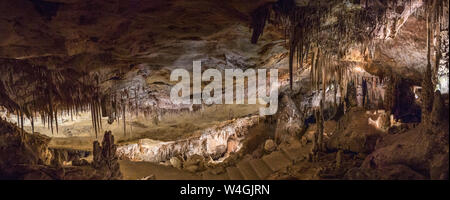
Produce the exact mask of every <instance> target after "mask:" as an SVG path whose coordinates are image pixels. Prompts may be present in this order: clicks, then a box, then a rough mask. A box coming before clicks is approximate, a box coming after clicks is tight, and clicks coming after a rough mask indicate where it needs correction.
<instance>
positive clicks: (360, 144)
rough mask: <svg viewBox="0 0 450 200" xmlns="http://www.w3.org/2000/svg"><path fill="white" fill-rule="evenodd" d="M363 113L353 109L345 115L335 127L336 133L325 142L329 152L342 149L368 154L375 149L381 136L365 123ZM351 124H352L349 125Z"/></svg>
mask: <svg viewBox="0 0 450 200" xmlns="http://www.w3.org/2000/svg"><path fill="white" fill-rule="evenodd" d="M364 115H365V112H364V111H363V110H358V109H354V111H352V112H350V113H348V114H347V115H345V116H344V117H343V118H342V119H341V120H340V121H339V122H338V126H337V131H336V132H335V134H333V135H332V136H331V137H330V139H329V140H328V141H327V148H328V149H330V150H338V149H342V150H344V151H351V152H355V153H360V152H361V153H370V152H372V151H373V150H374V149H375V145H376V142H377V140H378V138H380V137H381V135H382V134H383V133H382V132H381V131H378V130H376V129H375V128H374V127H369V126H368V125H367V124H368V122H367V121H365V120H364V119H365V116H364ZM350 122H352V123H350Z"/></svg>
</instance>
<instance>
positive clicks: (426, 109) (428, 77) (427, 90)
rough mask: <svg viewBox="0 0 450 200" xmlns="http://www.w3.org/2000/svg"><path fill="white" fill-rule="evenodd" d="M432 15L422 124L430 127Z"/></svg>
mask: <svg viewBox="0 0 450 200" xmlns="http://www.w3.org/2000/svg"><path fill="white" fill-rule="evenodd" d="M430 18H431V15H430V14H429V13H427V65H426V68H425V73H424V76H423V80H422V122H424V123H425V124H426V125H429V119H430V113H431V109H432V105H433V104H432V102H433V84H432V80H431V79H432V74H431V50H430V48H431V47H430V40H431V24H430V23H431V22H430V20H431V19H430Z"/></svg>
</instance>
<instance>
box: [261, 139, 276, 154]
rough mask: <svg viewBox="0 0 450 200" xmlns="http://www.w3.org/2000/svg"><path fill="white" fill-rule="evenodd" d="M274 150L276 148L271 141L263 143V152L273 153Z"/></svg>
mask: <svg viewBox="0 0 450 200" xmlns="http://www.w3.org/2000/svg"><path fill="white" fill-rule="evenodd" d="M275 148H276V146H275V143H274V141H273V140H271V139H269V140H266V142H265V143H264V151H266V152H267V153H270V152H272V151H274V150H275Z"/></svg>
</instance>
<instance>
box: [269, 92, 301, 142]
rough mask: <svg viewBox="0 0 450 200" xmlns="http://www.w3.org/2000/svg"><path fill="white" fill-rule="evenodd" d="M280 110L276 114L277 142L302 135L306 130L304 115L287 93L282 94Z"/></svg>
mask: <svg viewBox="0 0 450 200" xmlns="http://www.w3.org/2000/svg"><path fill="white" fill-rule="evenodd" d="M280 98H281V100H280V102H279V105H278V111H277V114H276V115H275V118H276V119H277V125H276V126H277V128H276V130H275V143H277V144H280V143H283V142H287V141H288V140H289V139H290V138H291V137H301V136H302V134H303V133H304V131H305V130H306V127H305V124H304V116H303V114H304V113H302V112H300V111H299V109H298V108H297V106H296V105H295V103H294V101H293V100H292V98H291V97H290V96H289V95H288V94H287V93H284V94H281V95H280Z"/></svg>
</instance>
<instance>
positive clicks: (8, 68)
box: [0, 59, 98, 134]
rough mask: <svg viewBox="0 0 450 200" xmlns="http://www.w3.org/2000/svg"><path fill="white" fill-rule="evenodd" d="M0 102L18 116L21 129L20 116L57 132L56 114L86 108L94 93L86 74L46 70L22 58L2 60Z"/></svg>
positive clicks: (79, 110)
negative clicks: (38, 122)
mask: <svg viewBox="0 0 450 200" xmlns="http://www.w3.org/2000/svg"><path fill="white" fill-rule="evenodd" d="M0 68H1V71H2V72H4V73H3V74H1V75H0V80H1V81H0V103H1V105H2V106H3V107H5V108H6V109H7V110H8V112H10V113H15V114H16V115H17V116H18V120H17V121H18V125H19V126H20V127H22V129H23V122H24V118H28V119H29V120H30V122H31V127H32V132H34V122H35V120H36V119H39V118H40V119H41V121H42V123H43V124H44V126H45V125H47V126H48V128H49V129H51V131H52V134H53V133H54V131H56V133H58V131H59V130H58V117H60V116H62V115H63V114H64V115H69V114H70V115H71V116H72V118H73V115H74V114H75V113H78V112H81V111H84V110H86V109H87V106H86V105H89V103H90V102H92V99H93V97H94V96H96V95H97V94H96V91H98V90H96V89H95V88H96V86H95V85H94V84H92V83H93V81H92V78H91V77H90V76H89V75H88V74H86V73H78V72H75V71H73V70H71V69H61V70H49V69H48V68H46V67H44V66H37V65H33V64H30V63H28V62H27V61H23V60H16V59H2V60H1V65H0Z"/></svg>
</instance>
